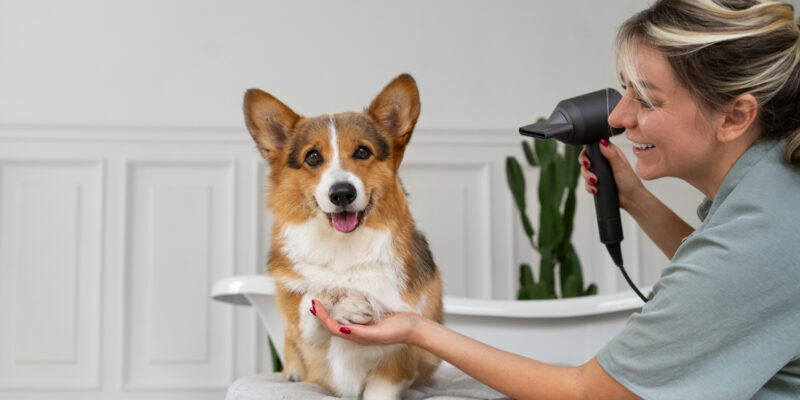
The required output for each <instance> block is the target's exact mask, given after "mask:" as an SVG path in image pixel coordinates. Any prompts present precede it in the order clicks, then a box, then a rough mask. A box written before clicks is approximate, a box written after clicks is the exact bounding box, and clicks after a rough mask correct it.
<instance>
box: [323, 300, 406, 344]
mask: <svg viewBox="0 0 800 400" xmlns="http://www.w3.org/2000/svg"><path fill="white" fill-rule="evenodd" d="M311 304H312V305H313V306H312V308H311V312H312V313H313V314H314V315H316V316H317V318H318V319H319V321H320V322H321V323H322V325H323V326H324V327H325V329H327V330H328V332H330V333H331V335H334V336H338V337H340V338H345V339H348V340H351V341H353V342H356V343H358V344H360V345H364V346H371V345H388V344H395V343H409V344H414V343H413V340H412V339H413V338H414V335H413V334H414V328H415V327H416V326H417V324H418V323H419V321H420V320H421V318H422V316H420V315H419V314H415V313H412V312H402V313H396V314H391V315H389V316H386V317H385V318H383V319H382V320H381V321H380V322H378V323H377V324H370V325H347V326H345V325H341V324H339V322H337V321H336V320H335V319H333V318H332V317H331V316H330V315H328V311H327V310H325V306H323V305H322V302H319V301H312V303H311Z"/></svg>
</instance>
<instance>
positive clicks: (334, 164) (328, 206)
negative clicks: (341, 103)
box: [314, 115, 369, 214]
mask: <svg viewBox="0 0 800 400" xmlns="http://www.w3.org/2000/svg"><path fill="white" fill-rule="evenodd" d="M328 130H329V131H330V135H329V137H330V142H331V149H333V150H332V153H331V158H330V163H329V164H328V168H327V169H325V171H324V172H323V173H322V176H321V177H320V180H319V183H318V184H317V188H316V190H315V191H314V198H315V199H316V200H317V204H319V208H320V209H322V211H323V212H325V213H328V214H330V213H332V212H336V211H343V210H342V209H341V208H340V207H339V206H337V205H335V204H333V203H331V200H330V197H329V196H328V192H329V191H330V189H331V186H333V185H334V184H335V183H339V182H350V184H351V185H353V187H355V188H356V199H355V201H353V202H352V203H351V204H350V205H348V206H347V207H345V208H344V210H346V211H350V212H358V211H362V210H364V209H365V208H367V203H368V202H369V198H368V197H369V196H368V195H367V193H365V191H364V182H362V181H361V179H360V178H359V177H358V176H356V175H355V174H353V173H352V172H350V171H348V170H346V169H344V168H342V158H341V156H340V155H339V133H338V132H337V131H336V122H335V121H334V119H333V115H331V116H330V119H329V120H328Z"/></svg>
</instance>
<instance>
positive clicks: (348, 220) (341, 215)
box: [327, 211, 364, 233]
mask: <svg viewBox="0 0 800 400" xmlns="http://www.w3.org/2000/svg"><path fill="white" fill-rule="evenodd" d="M327 216H328V219H329V220H330V221H331V225H333V229H336V230H337V231H339V232H342V233H350V232H352V231H354V230H356V228H358V225H360V224H361V219H362V218H363V217H364V212H363V211H359V212H351V211H342V212H334V213H330V214H327Z"/></svg>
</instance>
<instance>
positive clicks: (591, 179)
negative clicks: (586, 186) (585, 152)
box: [589, 178, 597, 185]
mask: <svg viewBox="0 0 800 400" xmlns="http://www.w3.org/2000/svg"><path fill="white" fill-rule="evenodd" d="M589 183H591V184H592V185H594V184H596V183H597V179H595V178H589Z"/></svg>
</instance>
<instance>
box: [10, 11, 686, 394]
mask: <svg viewBox="0 0 800 400" xmlns="http://www.w3.org/2000/svg"><path fill="white" fill-rule="evenodd" d="M645 5H646V4H645V2H642V1H640V0H605V1H592V0H572V1H476V0H469V1H455V0H448V1H422V0H413V1H403V2H377V1H352V0H348V1H336V2H330V1H320V0H317V1H303V2H290V1H233V2H211V1H188V0H181V1H169V2H166V1H138V2H108V1H99V0H98V1H70V2H58V1H40V2H32V1H24V0H17V1H12V0H0V191H5V192H4V193H0V215H2V216H3V219H2V220H0V228H2V229H0V278H2V279H0V281H1V280H4V282H0V288H5V290H4V291H3V294H2V295H0V339H3V338H9V337H11V335H14V334H16V335H19V334H20V332H24V333H28V334H29V335H27V336H26V337H25V338H24V340H23V341H22V342H20V343H21V346H22V347H20V346H18V345H14V344H13V343H12V344H9V343H11V342H10V341H6V342H3V341H2V340H0V342H2V343H0V375H3V373H5V377H3V376H0V397H2V398H23V397H24V398H29V399H33V398H123V397H124V398H129V399H133V398H181V397H183V398H218V397H219V396H220V394H221V391H222V390H224V387H225V385H226V384H227V382H229V381H230V379H232V378H233V377H235V376H240V375H243V374H248V373H253V372H254V371H256V370H258V369H260V368H262V367H263V364H262V363H260V362H259V360H258V357H256V356H254V355H253V353H254V352H256V351H262V350H263V347H261V344H260V343H261V342H260V338H259V337H258V336H257V335H256V333H255V320H254V315H252V313H249V312H247V311H248V310H237V311H236V312H234V311H232V310H231V309H230V307H229V306H227V305H219V304H204V305H203V306H202V307H200V308H199V309H197V310H192V312H190V313H187V314H186V318H188V319H189V320H188V322H189V323H188V325H185V326H183V325H174V329H172V328H171V327H172V325H170V324H176V323H177V322H176V320H175V318H172V317H173V316H176V315H183V314H182V313H181V310H180V306H181V305H182V304H185V303H182V302H181V301H189V300H187V299H188V297H187V298H185V297H183V296H187V295H188V296H190V298H191V299H202V298H203V297H204V295H203V290H204V288H205V286H208V284H209V282H208V281H209V280H213V279H214V278H216V277H219V276H222V275H225V274H230V273H255V272H257V271H259V269H260V268H262V267H263V258H262V256H263V254H264V252H265V247H266V243H264V242H265V239H266V238H267V237H268V234H267V233H265V232H267V226H266V225H268V220H264V219H263V218H264V217H263V216H262V215H261V214H259V211H258V210H260V206H259V204H258V202H259V201H260V196H259V189H260V182H261V178H262V176H263V173H264V166H263V163H259V161H258V160H257V159H258V157H257V154H256V152H255V150H254V148H253V145H252V143H251V142H250V139H249V135H248V134H247V133H246V131H245V129H244V126H243V124H242V116H241V98H242V95H243V93H244V90H245V89H247V88H250V87H259V88H262V89H265V90H267V91H269V92H271V93H273V94H274V95H276V96H277V97H278V98H280V99H282V100H283V101H284V102H286V103H287V104H288V105H290V106H291V107H293V108H294V109H295V110H296V111H297V112H300V113H303V114H306V115H315V114H320V113H326V112H338V111H343V110H348V109H360V108H362V107H364V106H366V105H368V104H369V102H370V100H371V99H372V98H373V96H375V95H376V94H377V92H378V91H379V90H380V88H382V87H383V86H384V85H385V84H386V83H387V82H388V81H389V80H390V79H391V78H392V77H394V76H396V75H397V74H399V73H401V72H410V73H412V74H413V75H414V77H415V78H416V79H417V81H418V84H419V87H420V90H421V95H422V104H423V106H422V116H421V118H420V120H419V123H418V125H417V133H416V134H415V137H414V140H413V141H412V143H411V148H410V149H409V151H408V153H407V156H406V165H404V169H403V170H402V173H403V174H404V177H405V179H406V182H407V184H408V189H409V191H410V192H411V195H412V201H411V206H412V210H413V211H414V212H415V213H416V214H417V216H418V220H419V223H420V225H421V227H422V228H423V229H424V230H426V231H427V232H428V234H429V237H430V239H431V244H432V247H433V248H434V253H435V255H436V259H437V262H438V263H439V264H440V267H442V268H443V270H444V276H445V278H446V279H448V283H446V287H449V289H448V290H450V292H451V293H453V294H469V295H474V296H478V297H500V298H508V297H512V296H513V291H514V289H515V281H516V268H517V265H518V263H519V262H521V261H528V260H533V261H534V262H535V261H536V260H535V259H536V257H535V255H533V254H532V252H531V251H530V249H529V248H528V247H527V246H526V244H525V241H524V240H522V238H521V229H520V227H519V223H518V221H517V215H516V211H515V210H514V209H513V206H512V203H511V200H510V196H509V195H508V192H507V189H506V186H505V181H504V175H503V169H502V168H503V164H504V158H505V156H506V155H509V154H513V155H517V156H518V157H519V156H521V152H520V150H519V147H518V142H519V140H520V138H519V137H518V135H517V133H516V130H517V127H519V126H521V125H522V124H525V123H528V122H530V121H532V120H534V119H535V118H536V117H538V116H543V115H547V114H549V112H550V111H551V109H552V107H553V106H554V105H555V103H556V102H557V101H558V100H559V99H562V98H565V97H569V96H573V95H577V94H581V93H584V92H588V91H590V90H594V89H599V88H602V87H607V86H612V87H614V86H617V82H616V78H615V72H614V66H613V47H612V44H613V37H614V31H615V29H616V27H617V26H618V25H619V23H620V22H621V21H623V20H624V19H625V18H627V17H628V16H629V15H631V14H632V13H633V12H635V11H636V10H638V9H640V8H642V7H644V6H645ZM615 141H616V142H617V143H620V144H621V145H622V146H623V148H625V149H628V150H629V149H630V145H629V143H627V142H626V141H625V140H624V139H621V138H620V139H615ZM192 171H195V172H196V173H197V175H196V176H195V175H193V174H194V173H193V172H192ZM530 175H531V178H533V177H534V176H535V172H534V171H531V173H530ZM187 179H188V180H189V181H192V182H193V183H192V185H194V186H191V188H189V189H187V188H185V187H183V186H181V185H182V184H183V182H184V181H185V180H187ZM445 180H446V181H447V182H446V185H443V184H442V182H443V181H445ZM30 183H32V184H33V186H31V185H29V184H30ZM171 185H172V186H171ZM648 185H650V186H651V188H653V189H654V190H655V191H656V192H657V193H658V194H660V195H662V196H663V197H665V198H666V201H667V202H668V203H670V204H674V205H677V210H678V212H679V213H680V214H682V215H684V216H686V217H687V219H689V220H690V222H692V223H696V217H694V215H693V214H694V207H695V205H696V203H697V201H698V200H699V198H700V197H699V195H698V194H697V193H696V192H695V191H694V190H692V189H689V188H687V187H686V186H685V185H683V184H681V183H679V182H676V181H669V180H666V181H661V182H655V183H649V184H648ZM148 187H157V188H162V189H163V188H164V187H166V188H167V189H166V191H161V192H159V193H162V194H164V196H166V197H164V199H165V202H163V203H160V204H162V205H163V204H166V205H167V206H169V207H173V208H175V209H176V210H179V211H180V212H179V213H176V214H175V215H172V214H170V216H171V217H174V218H176V219H177V220H181V221H188V222H191V221H192V218H191V216H190V215H189V214H188V213H189V211H191V210H189V209H183V208H181V207H180V205H179V203H180V201H179V200H180V199H184V200H185V197H186V196H188V195H189V194H191V193H199V192H197V190H200V192H202V193H207V196H208V197H207V198H206V200H207V201H206V202H205V203H202V204H195V205H196V206H197V207H199V208H197V210H199V212H203V213H206V211H203V210H206V209H207V210H208V211H207V213H206V214H205V216H206V217H207V218H208V221H210V222H208V225H207V226H206V225H204V227H205V229H208V232H209V233H208V235H211V236H208V237H209V238H213V239H214V243H215V246H217V247H213V248H212V250H213V251H209V253H208V254H206V258H202V257H200V259H199V261H197V262H198V263H201V264H202V263H205V264H204V266H203V271H204V272H203V273H204V274H205V275H203V277H196V276H194V277H192V278H191V279H188V280H182V281H180V284H179V285H176V286H175V287H177V288H186V290H185V291H183V292H181V293H176V294H175V296H176V297H180V298H181V301H177V302H174V303H173V302H170V305H168V306H165V307H158V305H157V304H153V303H152V302H153V301H164V302H169V301H170V300H169V299H170V293H171V292H170V287H171V286H165V282H166V283H168V282H169V281H175V280H180V276H183V275H188V274H190V273H191V271H192V269H191V264H192V263H193V262H194V261H191V260H194V258H192V257H194V256H192V255H187V254H186V252H185V251H184V252H182V253H181V254H179V255H178V256H179V257H178V256H176V257H177V258H174V259H173V258H171V257H173V256H175V255H174V254H171V253H169V251H168V249H167V250H164V248H163V247H159V248H156V250H157V251H155V253H153V254H156V255H158V254H161V255H163V256H164V257H166V258H164V260H167V261H169V263H168V265H174V266H175V267H174V269H172V270H168V271H164V272H160V275H159V274H157V275H155V276H151V275H148V274H152V270H148V268H154V267H157V266H156V265H155V264H152V265H151V264H148V263H147V262H146V261H142V259H139V258H137V257H138V256H137V254H139V253H140V252H143V251H151V250H152V249H151V250H147V249H149V247H147V246H150V244H148V243H150V242H149V241H151V240H154V239H152V238H151V237H150V236H151V235H149V233H148V232H150V230H152V229H160V228H158V227H159V226H162V227H163V228H164V230H159V232H164V234H165V235H171V236H170V237H171V238H172V239H174V243H177V244H178V245H185V246H190V247H191V244H192V243H202V242H203V240H206V236H204V235H199V236H197V235H195V236H196V237H195V236H191V237H188V238H184V237H182V236H181V235H180V226H182V224H178V228H176V226H175V224H168V223H167V222H164V221H165V220H164V219H163V218H161V219H156V220H154V219H152V218H153V217H152V216H150V217H148V218H150V219H148V220H146V221H145V222H141V221H140V220H139V216H140V215H150V214H148V213H150V211H148V210H150V209H149V208H147V207H150V205H148V204H151V203H148V201H150V200H147V198H145V197H142V191H141V190H139V189H140V188H141V189H142V190H144V188H148ZM171 187H178V190H172V189H170V188H171ZM529 187H531V188H532V189H531V195H530V196H529V197H530V199H531V200H530V201H533V199H535V198H536V195H535V186H534V182H532V181H529ZM198 188H200V189H198ZM53 189H55V191H53ZM159 190H160V189H159ZM448 190H449V191H450V192H452V193H455V195H454V196H453V198H452V201H453V204H452V205H451V206H448V203H447V200H448V192H447V191H448ZM12 192H14V193H12ZM48 196H53V198H52V199H51V201H53V202H54V203H55V204H57V205H58V207H55V208H48V207H49V205H48V204H50V203H49V201H48ZM476 199H477V200H476ZM153 204H155V203H153ZM591 204H592V203H591V200H590V199H589V197H588V195H583V194H582V195H581V197H580V199H579V210H578V217H577V218H578V219H577V222H576V232H575V237H574V238H575V240H574V242H575V244H576V246H577V247H578V251H579V254H580V256H581V257H582V260H583V263H584V265H585V268H586V269H587V271H586V274H587V277H586V280H587V281H594V282H597V283H598V284H599V286H600V288H601V291H602V292H611V291H617V290H624V283H622V282H623V281H622V280H621V278H619V277H618V276H617V275H616V270H615V269H614V267H613V266H612V265H611V263H610V261H609V260H608V257H607V255H606V254H605V253H604V250H603V248H602V247H601V246H599V245H598V244H597V233H596V227H595V225H594V219H593V216H594V214H593V209H592V205H591ZM169 207H167V210H168V209H169ZM176 207H177V208H176ZM204 207H205V208H204ZM15 210H23V211H24V212H23V213H22V214H20V215H17V214H16V213H15ZM37 210H47V211H46V213H43V214H40V213H39V212H38V211H37ZM160 210H162V211H163V209H160ZM187 210H188V211H187ZM442 210H443V211H447V212H440V211H442ZM65 213H66V214H65ZM70 213H72V214H70ZM65 215H66V217H65ZM462 215H463V216H464V221H463V222H462V221H459V220H458V218H459V216H462ZM59 218H60V219H59ZM61 220H63V221H61ZM168 220H169V218H167V219H166V221H168ZM443 220H446V221H445V223H443V222H442V221H443ZM20 221H25V223H24V224H23V223H22V222H20ZM28 221H30V222H31V223H30V224H29V223H28ZM58 221H61V222H58ZM159 221H160V222H159ZM534 221H536V219H534ZM51 222H53V224H54V225H55V228H53V230H52V231H50V232H49V233H48V234H47V235H39V231H40V230H44V229H47V228H48V227H52V226H53V224H51ZM164 224H166V225H164ZM37 227H41V228H37ZM170 229H178V230H177V231H171V230H170ZM625 229H626V240H625V242H623V243H624V248H625V252H626V253H625V254H626V261H628V263H629V265H631V267H630V268H631V275H632V276H633V277H634V279H637V280H638V281H639V282H641V283H643V284H652V283H653V282H654V281H655V280H656V279H657V277H658V274H659V269H660V268H661V267H662V266H663V265H664V262H665V261H666V259H665V258H664V257H663V256H662V255H660V254H659V252H658V250H657V249H655V247H654V246H652V244H650V243H649V242H648V241H647V239H646V238H644V237H643V236H642V234H641V233H640V232H638V231H637V230H636V227H635V224H633V222H632V221H631V220H630V219H626V221H625ZM201 231H202V230H201ZM460 231H464V232H460ZM20 232H21V233H22V234H24V235H27V236H25V237H27V238H28V239H24V238H22V236H19V235H17V233H20ZM70 232H74V237H70V238H69V241H66V242H64V243H61V242H59V238H61V237H65V236H66V237H68V236H70ZM176 232H177V233H176ZM455 233H460V234H458V235H457V234H455ZM214 235H221V236H214ZM201 236H202V237H201ZM172 239H171V240H172ZM201 239H203V240H201ZM25 240H28V242H26V241H25ZM49 243H57V246H55V247H52V246H49ZM169 243H173V242H169ZM43 244H44V246H43V247H44V249H42V250H40V247H37V246H42V245H43ZM11 250H13V251H11ZM162 250H163V251H166V253H164V252H162ZM40 252H41V254H40ZM159 252H161V253H159ZM59 254H64V255H67V256H69V257H74V260H78V261H74V260H73V261H70V262H69V263H66V265H67V266H68V268H67V269H56V268H60V267H61V266H57V267H53V270H52V271H51V270H49V269H48V268H50V267H49V266H50V264H52V263H54V260H52V259H53V258H54V257H55V258H58V257H57V256H58V255H59ZM48 257H49V258H48ZM20 260H26V261H25V262H30V263H31V265H32V267H30V268H28V269H26V268H27V267H25V266H24V265H23V264H21V262H22V261H20ZM170 260H172V261H170ZM174 260H178V261H177V262H173V261H174ZM180 260H184V261H185V263H182V262H181V261H180ZM55 262H56V263H57V260H56V261H55ZM21 265H23V266H21ZM25 265H27V264H25ZM166 268H168V267H166ZM20 271H28V272H29V273H27V274H21V272H20ZM148 271H150V272H148ZM48 277H55V278H57V279H58V280H59V281H63V282H64V285H61V286H56V287H57V288H59V289H58V290H55V289H54V286H53V283H52V282H53V281H52V280H48ZM448 285H449V286H448ZM62 286H63V287H64V288H61V287H62ZM27 288H30V290H31V291H30V292H25V290H27ZM12 289H13V290H12ZM198 290H199V291H198ZM51 291H52V292H51ZM48 293H52V297H53V298H54V299H55V300H56V303H57V304H58V307H56V308H48V298H47V297H48V296H49V295H48ZM40 294H41V295H40ZM147 301H150V302H151V303H148V305H147V306H142V305H139V304H140V302H147ZM200 301H202V300H200ZM198 307H199V306H198ZM60 310H64V311H63V312H62V311H60ZM37 318H38V319H37ZM42 318H44V319H47V320H50V321H61V322H62V323H63V324H62V325H59V326H58V327H57V328H55V329H53V330H48V329H46V328H43V329H41V330H40V329H38V328H37V326H38V325H36V324H37V322H36V321H37V320H40V319H42ZM158 321H161V322H162V323H160V324H158V325H154V324H155V323H157V322H158ZM165 321H166V322H165ZM187 326H188V327H191V329H200V328H197V327H201V328H202V327H203V326H205V327H207V329H206V332H203V333H202V335H203V336H202V337H201V338H200V339H193V340H191V341H181V337H180V336H181V335H184V334H185V333H186V332H187V329H190V328H187ZM220 326H223V328H220ZM15 332H16V333H15ZM49 332H55V333H59V332H64V333H66V336H65V337H66V338H64V337H54V336H53V335H51V334H50V333H49ZM4 335H6V336H4ZM144 337H146V338H147V339H146V340H145V339H141V338H144ZM51 340H56V342H52V343H51V342H50V341H51ZM37 343H49V347H46V346H45V347H41V348H38V347H37ZM176 343H177V344H180V345H179V346H177V345H176ZM148 346H150V347H148ZM170 346H173V347H170ZM174 346H177V347H174ZM141 349H149V353H148V352H147V351H140V350H141ZM206 350H208V351H207V352H206ZM165 354H166V355H165ZM20 355H22V358H21V359H20V358H19V357H20ZM31 355H32V356H31ZM28 356H30V357H28ZM34 356H35V357H34ZM13 357H16V358H15V359H12V358H13ZM26 357H27V358H26ZM31 357H33V358H34V359H36V360H38V361H36V360H34V361H35V362H30V360H28V359H29V358H31ZM36 357H39V358H36ZM159 357H160V358H159ZM15 360H17V361H18V360H22V363H21V364H19V363H17V364H15V362H16V361H15ZM70 360H72V362H71V363H70ZM154 360H155V361H154ZM165 360H166V361H165ZM219 360H224V361H219ZM37 362H38V363H39V364H37ZM187 364H194V366H192V367H190V368H187V367H186V365H187ZM39 389H44V390H42V391H39Z"/></svg>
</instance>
